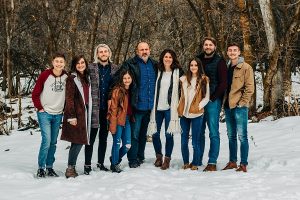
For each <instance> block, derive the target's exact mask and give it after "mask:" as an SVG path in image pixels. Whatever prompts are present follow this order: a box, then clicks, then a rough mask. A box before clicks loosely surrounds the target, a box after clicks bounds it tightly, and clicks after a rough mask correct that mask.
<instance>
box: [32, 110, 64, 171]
mask: <svg viewBox="0 0 300 200" xmlns="http://www.w3.org/2000/svg"><path fill="white" fill-rule="evenodd" d="M37 117H38V122H39V125H40V129H41V135H42V141H41V146H40V151H39V156H38V165H39V168H40V169H44V168H45V167H46V168H52V167H53V163H54V161H55V157H54V154H55V151H56V143H57V136H58V132H59V126H60V123H61V120H62V114H58V115H52V114H49V113H47V112H37Z"/></svg>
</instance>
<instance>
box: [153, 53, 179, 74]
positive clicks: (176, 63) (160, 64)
mask: <svg viewBox="0 0 300 200" xmlns="http://www.w3.org/2000/svg"><path fill="white" fill-rule="evenodd" d="M166 53H169V54H171V56H172V58H173V62H172V64H171V69H172V71H173V70H174V69H177V68H181V65H180V64H179V61H178V59H177V55H176V53H175V51H173V50H172V49H165V50H163V51H162V52H161V54H160V56H159V61H158V64H157V68H158V69H159V70H160V71H165V66H164V61H163V59H164V56H165V55H166Z"/></svg>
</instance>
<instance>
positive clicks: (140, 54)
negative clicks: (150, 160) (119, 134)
mask: <svg viewBox="0 0 300 200" xmlns="http://www.w3.org/2000/svg"><path fill="white" fill-rule="evenodd" d="M156 64H157V62H156V61H155V60H153V59H152V58H150V47H149V44H148V43H146V42H140V43H138V45H137V47H136V55H135V56H134V57H133V58H130V59H128V60H126V61H125V62H124V63H123V64H122V66H121V68H126V69H129V70H131V72H132V74H133V75H134V77H133V83H132V84H133V87H132V94H131V104H132V107H133V110H134V114H133V120H134V121H133V122H132V123H131V148H130V150H129V151H128V153H127V157H128V161H129V167H130V168H136V167H139V166H140V165H141V164H142V163H143V162H144V159H145V146H146V140H147V128H148V124H149V121H150V113H151V110H152V108H153V103H154V91H155V80H156V74H157V69H156Z"/></svg>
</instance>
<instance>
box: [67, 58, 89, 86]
mask: <svg viewBox="0 0 300 200" xmlns="http://www.w3.org/2000/svg"><path fill="white" fill-rule="evenodd" d="M80 59H83V60H84V62H85V66H86V68H85V70H84V72H83V75H82V74H81V73H80V72H79V71H78V70H77V69H76V65H77V63H78V62H79V60H80ZM71 72H76V73H77V75H78V77H80V81H84V82H85V83H87V84H89V70H88V62H87V61H86V59H85V57H84V55H76V56H74V57H73V59H72V61H71Z"/></svg>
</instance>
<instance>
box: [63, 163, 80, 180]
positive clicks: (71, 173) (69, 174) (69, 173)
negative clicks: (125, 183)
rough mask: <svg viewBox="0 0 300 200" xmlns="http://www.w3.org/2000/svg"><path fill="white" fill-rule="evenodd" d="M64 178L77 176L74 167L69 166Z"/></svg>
mask: <svg viewBox="0 0 300 200" xmlns="http://www.w3.org/2000/svg"><path fill="white" fill-rule="evenodd" d="M65 176H66V178H70V177H73V178H75V177H76V176H78V173H77V172H76V170H75V167H74V166H69V167H68V168H67V169H66V173H65Z"/></svg>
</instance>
